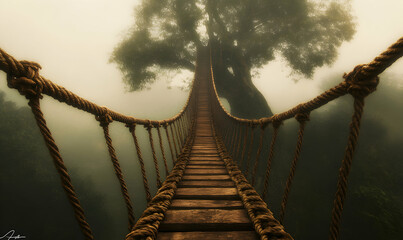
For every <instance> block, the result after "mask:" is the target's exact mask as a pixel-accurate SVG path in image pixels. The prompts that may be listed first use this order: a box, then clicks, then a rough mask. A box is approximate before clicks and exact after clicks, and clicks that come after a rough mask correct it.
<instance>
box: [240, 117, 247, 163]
mask: <svg viewBox="0 0 403 240" xmlns="http://www.w3.org/2000/svg"><path fill="white" fill-rule="evenodd" d="M245 128H246V130H245V136H244V141H243V145H242V146H243V147H242V154H241V161H240V162H239V166H240V167H241V168H242V164H243V160H244V158H245V152H246V145H247V144H246V143H247V141H248V130H249V126H248V124H246V126H245Z"/></svg>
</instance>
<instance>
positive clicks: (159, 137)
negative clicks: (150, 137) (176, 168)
mask: <svg viewBox="0 0 403 240" xmlns="http://www.w3.org/2000/svg"><path fill="white" fill-rule="evenodd" d="M160 127H161V125H158V127H157V133H158V140H159V143H160V149H161V153H162V159H163V160H164V166H165V176H168V174H169V170H168V164H167V158H166V156H165V151H164V145H163V144H162V137H161V130H160Z"/></svg>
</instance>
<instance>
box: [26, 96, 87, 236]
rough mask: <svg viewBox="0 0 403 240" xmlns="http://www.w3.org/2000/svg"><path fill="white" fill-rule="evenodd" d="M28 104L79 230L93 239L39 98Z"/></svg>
mask: <svg viewBox="0 0 403 240" xmlns="http://www.w3.org/2000/svg"><path fill="white" fill-rule="evenodd" d="M28 104H29V106H30V107H31V110H32V113H33V114H34V116H35V120H36V123H37V125H38V127H39V130H40V131H41V134H42V136H43V139H44V140H45V144H46V147H47V148H48V149H49V153H50V155H51V157H52V159H53V163H54V164H55V167H56V170H57V172H58V173H59V176H60V180H61V181H62V187H63V189H64V191H65V193H66V195H67V198H68V199H69V202H70V204H71V205H72V206H73V209H74V216H75V218H76V220H77V222H78V224H79V226H80V229H81V232H82V233H83V235H84V238H85V239H86V240H93V239H94V237H93V235H92V231H91V228H90V226H89V224H88V223H87V221H86V218H85V214H84V210H83V208H82V207H81V204H80V201H79V200H78V197H77V194H76V192H75V190H74V187H73V184H72V182H71V179H70V176H69V173H68V171H67V168H66V166H65V165H64V162H63V159H62V157H61V155H60V152H59V148H58V147H57V145H56V143H55V140H54V139H53V137H52V134H51V132H50V130H49V128H48V127H47V124H46V120H45V118H44V117H43V113H42V111H41V108H40V103H39V98H32V99H30V100H29V103H28Z"/></svg>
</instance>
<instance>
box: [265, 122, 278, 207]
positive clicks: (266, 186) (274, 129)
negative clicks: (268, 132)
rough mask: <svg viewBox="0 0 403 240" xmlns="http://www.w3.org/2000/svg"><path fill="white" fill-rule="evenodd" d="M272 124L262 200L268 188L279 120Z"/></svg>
mask: <svg viewBox="0 0 403 240" xmlns="http://www.w3.org/2000/svg"><path fill="white" fill-rule="evenodd" d="M272 125H273V136H272V139H271V143H270V151H269V156H268V158H267V166H266V171H265V173H266V174H265V176H264V183H263V192H262V199H263V201H264V200H266V195H267V192H268V188H269V178H270V172H271V163H272V161H273V157H274V146H275V144H276V140H277V135H278V129H279V128H280V126H281V122H279V121H275V122H273V124H272Z"/></svg>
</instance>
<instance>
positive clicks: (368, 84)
mask: <svg viewBox="0 0 403 240" xmlns="http://www.w3.org/2000/svg"><path fill="white" fill-rule="evenodd" d="M362 67H363V66H358V67H356V68H355V70H354V71H353V72H351V73H349V74H346V75H345V76H344V78H345V79H346V82H350V86H351V87H350V88H349V89H348V90H349V93H350V94H351V95H352V96H353V97H354V114H353V117H352V120H351V123H350V131H349V135H348V141H347V147H346V150H345V153H344V158H343V160H342V163H341V167H340V169H339V177H338V181H337V191H336V195H335V198H334V203H333V209H332V219H331V225H330V235H329V239H330V240H336V239H337V238H338V235H339V231H340V221H341V215H342V212H343V206H344V202H345V199H346V194H347V183H348V175H349V173H350V170H351V165H352V162H353V156H354V152H355V149H356V147H357V143H358V136H359V134H360V124H361V118H362V115H363V112H364V99H365V97H367V96H368V95H369V94H371V93H372V92H374V91H375V90H376V87H377V85H378V83H379V78H378V77H377V76H375V77H373V78H371V79H366V80H365V81H362V79H360V78H357V77H361V76H359V75H358V74H360V72H361V69H362ZM369 76H370V77H372V75H369Z"/></svg>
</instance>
